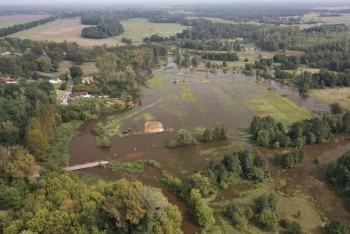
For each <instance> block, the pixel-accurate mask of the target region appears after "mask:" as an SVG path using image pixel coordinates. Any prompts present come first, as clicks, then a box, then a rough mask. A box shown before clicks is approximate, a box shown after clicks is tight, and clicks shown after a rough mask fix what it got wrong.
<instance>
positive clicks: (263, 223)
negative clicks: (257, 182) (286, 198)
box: [254, 193, 278, 231]
mask: <svg viewBox="0 0 350 234" xmlns="http://www.w3.org/2000/svg"><path fill="white" fill-rule="evenodd" d="M254 203H255V204H254V206H255V207H254V208H255V209H254V210H255V212H256V222H257V224H258V226H259V227H261V228H263V229H265V230H267V231H270V230H272V229H274V228H275V227H276V226H277V221H278V200H277V196H276V195H275V194H273V193H270V194H266V195H262V196H260V197H258V198H257V199H256V200H255V202H254Z"/></svg>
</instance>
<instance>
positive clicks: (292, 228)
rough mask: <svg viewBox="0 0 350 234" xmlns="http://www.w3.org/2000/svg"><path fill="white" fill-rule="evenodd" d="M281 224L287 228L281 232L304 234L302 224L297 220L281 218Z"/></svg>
mask: <svg viewBox="0 0 350 234" xmlns="http://www.w3.org/2000/svg"><path fill="white" fill-rule="evenodd" d="M280 226H281V227H283V228H284V229H285V230H283V231H281V234H302V230H301V227H300V224H298V223H297V222H295V221H290V220H287V219H282V220H280Z"/></svg>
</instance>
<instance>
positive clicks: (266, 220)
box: [257, 208, 277, 230]
mask: <svg viewBox="0 0 350 234" xmlns="http://www.w3.org/2000/svg"><path fill="white" fill-rule="evenodd" d="M257 223H258V225H259V226H260V227H261V228H263V229H265V230H272V229H274V228H275V227H276V224H277V215H276V213H275V212H274V211H272V210H271V209H269V208H267V209H264V210H263V211H262V212H261V213H260V214H259V215H258V218H257Z"/></svg>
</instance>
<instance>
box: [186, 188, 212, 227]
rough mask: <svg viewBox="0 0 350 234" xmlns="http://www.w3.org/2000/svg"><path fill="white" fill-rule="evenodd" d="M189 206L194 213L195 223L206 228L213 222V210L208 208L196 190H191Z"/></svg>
mask: <svg viewBox="0 0 350 234" xmlns="http://www.w3.org/2000/svg"><path fill="white" fill-rule="evenodd" d="M189 206H190V207H191V209H192V212H193V213H194V216H195V220H196V222H197V223H198V224H199V225H200V226H202V227H206V226H209V225H211V224H213V223H214V222H215V220H214V216H213V210H212V209H211V208H210V207H209V206H208V204H207V203H206V202H205V200H204V199H203V198H202V196H201V194H200V192H199V190H198V189H192V190H191V193H190V197H189Z"/></svg>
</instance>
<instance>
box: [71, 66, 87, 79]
mask: <svg viewBox="0 0 350 234" xmlns="http://www.w3.org/2000/svg"><path fill="white" fill-rule="evenodd" d="M69 73H70V75H71V77H72V78H73V79H74V80H75V79H77V78H79V79H80V78H81V77H82V75H83V74H84V73H83V70H82V69H81V67H78V66H71V67H70V68H69ZM79 81H80V80H79Z"/></svg>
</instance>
